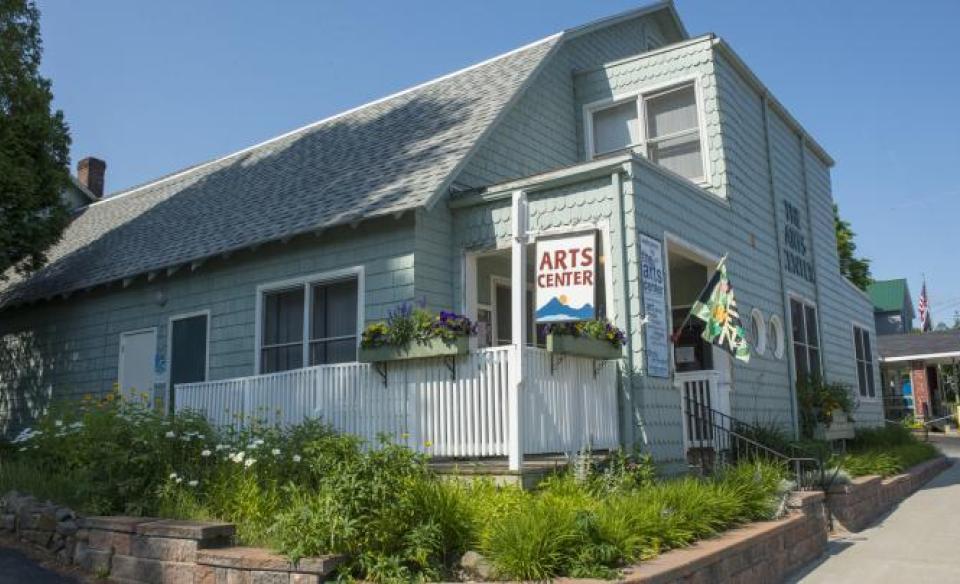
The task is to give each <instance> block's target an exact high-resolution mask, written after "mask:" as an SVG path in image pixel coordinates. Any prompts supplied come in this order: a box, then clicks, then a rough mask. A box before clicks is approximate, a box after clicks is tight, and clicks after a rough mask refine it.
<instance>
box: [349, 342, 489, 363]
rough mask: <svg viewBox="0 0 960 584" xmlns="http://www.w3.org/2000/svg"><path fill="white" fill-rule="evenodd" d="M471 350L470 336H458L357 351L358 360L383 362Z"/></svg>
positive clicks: (463, 353)
mask: <svg viewBox="0 0 960 584" xmlns="http://www.w3.org/2000/svg"><path fill="white" fill-rule="evenodd" d="M469 350H470V339H469V337H457V338H456V339H454V340H452V341H445V340H443V339H430V340H428V341H424V342H416V341H414V342H412V343H410V344H409V345H406V346H403V347H397V346H394V345H383V346H380V347H373V348H366V349H365V348H363V347H361V348H360V349H359V350H358V351H357V360H358V361H360V362H361V363H381V362H383V361H402V360H406V359H428V358H430V357H450V356H454V355H466V354H467V352H468V351H469Z"/></svg>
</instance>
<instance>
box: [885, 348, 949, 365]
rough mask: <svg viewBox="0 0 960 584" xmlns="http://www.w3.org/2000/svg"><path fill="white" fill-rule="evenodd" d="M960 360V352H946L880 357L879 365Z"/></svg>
mask: <svg viewBox="0 0 960 584" xmlns="http://www.w3.org/2000/svg"><path fill="white" fill-rule="evenodd" d="M949 358H960V351H947V352H946V353H920V354H917V355H902V356H899V357H880V359H879V361H880V362H881V363H901V362H903V361H928V360H931V359H949Z"/></svg>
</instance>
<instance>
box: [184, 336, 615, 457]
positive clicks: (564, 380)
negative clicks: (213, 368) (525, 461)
mask: <svg viewBox="0 0 960 584" xmlns="http://www.w3.org/2000/svg"><path fill="white" fill-rule="evenodd" d="M525 350H526V351H527V355H526V358H525V360H524V362H525V364H526V365H525V375H524V386H523V388H524V389H523V395H522V396H521V406H520V415H521V433H522V447H523V452H524V453H525V454H540V453H554V452H574V451H577V450H580V449H581V448H583V447H585V446H587V445H589V446H591V447H592V448H594V449H607V448H615V447H616V446H617V445H618V444H619V432H618V415H617V382H618V375H617V368H616V363H615V362H608V363H606V364H605V365H603V366H596V364H595V363H594V362H593V361H592V360H590V359H584V358H578V357H569V356H568V357H564V358H563V359H556V358H554V359H552V360H551V356H550V354H549V353H547V352H546V351H544V350H542V349H535V348H527V349H525ZM512 351H513V347H510V346H507V347H493V348H487V349H481V350H479V351H476V352H472V353H470V354H468V355H465V356H461V357H457V358H456V361H455V364H454V365H455V366H454V367H453V368H450V367H447V364H446V363H445V362H444V361H443V360H442V359H418V360H410V361H405V362H396V363H390V365H389V367H388V368H387V369H386V376H385V377H384V376H382V375H381V374H380V372H378V371H377V370H376V369H375V368H373V367H372V366H371V365H369V364H365V363H343V364H337V365H321V366H316V367H308V368H304V369H296V370H292V371H284V372H280V373H271V374H267V375H256V376H252V377H242V378H236V379H225V380H219V381H208V382H202V383H188V384H180V385H177V386H176V389H175V398H174V399H175V404H176V409H177V410H178V411H179V410H184V409H192V410H197V411H201V412H203V413H204V414H205V415H206V416H207V418H208V419H209V420H211V422H213V423H214V424H217V425H232V426H234V427H240V426H242V425H243V424H245V423H248V422H249V421H250V420H252V419H262V420H264V421H265V422H267V423H271V424H273V423H278V424H296V423H300V422H302V421H303V420H305V419H307V418H319V419H321V420H323V421H324V422H326V423H328V424H330V425H332V426H333V427H334V428H335V429H337V430H338V431H341V432H345V433H350V434H355V435H358V436H360V437H362V438H364V439H366V440H368V441H371V442H373V441H376V440H377V438H378V436H379V435H380V434H384V435H387V436H389V437H390V438H391V439H393V440H394V441H395V442H397V443H400V444H406V445H408V446H410V447H411V448H414V449H416V450H419V451H422V452H425V453H429V454H432V455H434V456H445V457H484V456H506V455H507V453H508V446H509V434H508V433H509V424H508V421H509V416H510V413H509V411H508V408H507V389H508V381H509V367H510V363H511V358H510V357H511V352H512Z"/></svg>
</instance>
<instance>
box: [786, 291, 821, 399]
mask: <svg viewBox="0 0 960 584" xmlns="http://www.w3.org/2000/svg"><path fill="white" fill-rule="evenodd" d="M790 326H791V331H792V333H793V356H794V365H795V367H796V373H797V379H798V380H799V379H808V378H817V379H821V378H822V377H823V370H822V369H821V367H820V330H819V326H818V324H817V308H816V306H814V305H813V304H808V303H806V302H803V301H801V300H798V299H796V298H791V299H790Z"/></svg>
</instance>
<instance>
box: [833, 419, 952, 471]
mask: <svg viewBox="0 0 960 584" xmlns="http://www.w3.org/2000/svg"><path fill="white" fill-rule="evenodd" d="M938 454H939V451H938V450H937V449H936V447H934V446H933V445H932V444H929V443H927V442H920V441H919V440H917V439H916V438H915V437H914V436H913V434H912V433H911V432H910V430H909V429H907V428H904V427H903V426H901V425H899V424H897V425H888V426H884V427H879V428H867V429H862V430H858V431H857V434H856V437H855V438H854V439H853V441H852V442H851V443H850V445H849V447H848V454H846V455H845V456H837V457H834V459H833V460H832V461H831V462H832V464H833V465H834V466H838V467H840V468H841V469H842V470H844V471H846V472H847V473H849V474H850V476H853V477H860V476H866V475H880V476H882V477H889V476H893V475H896V474H900V473H902V472H904V471H905V470H907V469H909V468H910V467H911V466H914V465H917V464H920V463H921V462H923V461H925V460H929V459H931V458H934V457H935V456H937V455H938Z"/></svg>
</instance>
